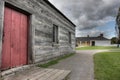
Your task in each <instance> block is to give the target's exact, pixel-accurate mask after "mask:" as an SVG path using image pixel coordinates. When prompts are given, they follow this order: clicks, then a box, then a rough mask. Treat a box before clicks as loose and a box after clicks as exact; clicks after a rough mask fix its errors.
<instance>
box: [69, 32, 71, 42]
mask: <svg viewBox="0 0 120 80" xmlns="http://www.w3.org/2000/svg"><path fill="white" fill-rule="evenodd" d="M69 43H70V44H71V32H69Z"/></svg>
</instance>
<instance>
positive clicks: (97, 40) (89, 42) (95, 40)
mask: <svg viewBox="0 0 120 80" xmlns="http://www.w3.org/2000/svg"><path fill="white" fill-rule="evenodd" d="M110 45H111V40H110V39H107V38H105V37H104V36H103V34H100V36H98V37H89V35H88V36H87V37H77V38H76V46H110Z"/></svg>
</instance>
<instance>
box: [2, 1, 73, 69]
mask: <svg viewBox="0 0 120 80" xmlns="http://www.w3.org/2000/svg"><path fill="white" fill-rule="evenodd" d="M74 52H75V25H74V24H73V23H72V22H71V21H70V20H69V19H68V18H67V17H66V16H65V15H63V14H62V13H61V12H60V11H59V10H58V9H57V8H55V7H54V6H53V5H52V4H51V3H50V2H49V1H48V0H0V68H1V69H9V68H13V67H18V66H23V65H29V64H34V63H38V62H43V61H47V60H50V59H53V58H56V57H59V56H61V55H64V54H69V53H74Z"/></svg>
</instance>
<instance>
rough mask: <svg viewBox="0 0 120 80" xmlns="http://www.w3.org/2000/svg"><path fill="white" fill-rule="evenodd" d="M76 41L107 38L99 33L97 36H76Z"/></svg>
mask: <svg viewBox="0 0 120 80" xmlns="http://www.w3.org/2000/svg"><path fill="white" fill-rule="evenodd" d="M76 40H77V41H91V40H101V41H102V40H109V39H107V38H105V37H104V36H103V34H100V36H98V37H89V36H88V37H77V38H76Z"/></svg>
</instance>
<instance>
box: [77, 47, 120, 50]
mask: <svg viewBox="0 0 120 80" xmlns="http://www.w3.org/2000/svg"><path fill="white" fill-rule="evenodd" d="M105 49H108V50H112V49H116V50H120V48H117V47H116V46H88V47H78V48H76V50H105Z"/></svg>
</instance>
